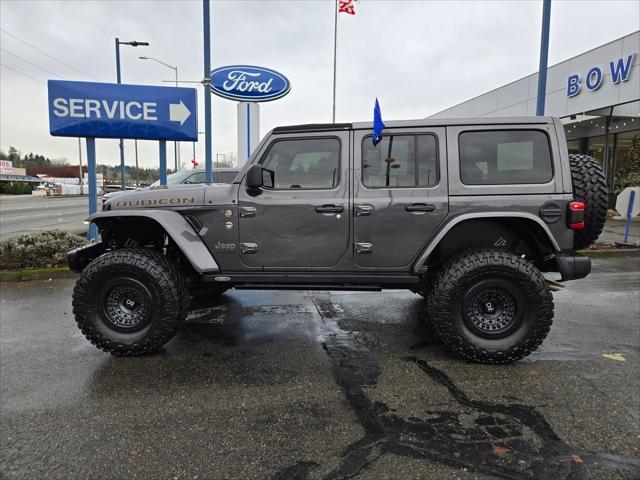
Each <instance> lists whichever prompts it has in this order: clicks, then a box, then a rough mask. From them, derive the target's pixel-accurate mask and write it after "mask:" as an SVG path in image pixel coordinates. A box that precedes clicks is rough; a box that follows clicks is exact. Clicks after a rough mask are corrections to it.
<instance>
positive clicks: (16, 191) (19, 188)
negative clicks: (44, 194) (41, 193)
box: [0, 182, 33, 195]
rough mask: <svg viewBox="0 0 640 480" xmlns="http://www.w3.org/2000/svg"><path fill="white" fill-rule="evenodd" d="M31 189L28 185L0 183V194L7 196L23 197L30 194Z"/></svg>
mask: <svg viewBox="0 0 640 480" xmlns="http://www.w3.org/2000/svg"><path fill="white" fill-rule="evenodd" d="M32 190H33V188H32V187H31V185H29V184H28V183H4V182H0V193H6V194H9V195H24V194H28V193H31V191H32Z"/></svg>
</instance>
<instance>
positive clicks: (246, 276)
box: [69, 117, 607, 363]
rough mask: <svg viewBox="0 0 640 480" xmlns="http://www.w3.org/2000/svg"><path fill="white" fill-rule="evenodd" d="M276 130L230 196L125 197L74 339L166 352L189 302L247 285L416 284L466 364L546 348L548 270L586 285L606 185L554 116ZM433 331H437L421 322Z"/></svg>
mask: <svg viewBox="0 0 640 480" xmlns="http://www.w3.org/2000/svg"><path fill="white" fill-rule="evenodd" d="M371 129H372V124H371V123H353V124H351V123H344V124H328V125H299V126H288V127H279V128H275V129H274V130H272V131H271V132H269V133H268V134H267V135H266V137H265V138H264V139H263V141H262V142H261V143H260V145H259V146H258V147H257V148H256V150H255V152H254V154H253V155H252V157H251V159H250V161H249V162H247V164H246V165H245V166H244V168H243V169H242V170H241V171H240V172H239V173H238V175H237V177H236V178H235V180H234V182H233V183H232V184H227V185H223V184H201V185H178V186H175V187H157V188H152V189H149V190H145V191H140V192H128V193H126V192H125V193H122V194H120V195H117V196H116V197H114V198H113V199H111V200H109V201H107V202H106V203H105V204H104V206H103V211H102V212H99V213H96V214H94V215H92V216H91V217H89V220H90V221H91V222H93V223H95V224H96V225H97V227H98V230H99V234H100V239H101V241H100V242H99V243H95V244H92V245H90V246H88V247H84V248H80V249H77V250H74V251H71V252H69V264H70V266H71V268H72V269H73V270H75V271H77V272H82V275H81V277H80V279H79V280H78V282H77V284H76V287H75V290H74V293H73V310H74V314H75V318H76V321H77V323H78V326H79V327H80V329H81V330H82V332H83V333H84V335H85V336H86V337H87V338H88V339H89V340H90V341H91V342H92V343H94V344H95V345H96V346H97V347H99V348H101V349H103V350H105V351H108V352H111V353H113V354H116V355H140V354H144V353H148V352H152V351H154V350H156V349H158V348H160V347H161V346H162V345H163V344H164V343H166V342H167V341H168V340H169V339H170V338H171V337H172V336H173V335H174V334H175V332H176V331H177V329H178V328H179V327H180V325H181V324H182V322H183V321H184V320H185V317H186V315H187V313H188V308H189V301H190V299H191V298H192V297H193V296H205V297H209V298H212V297H215V296H218V295H221V294H222V293H223V292H224V291H225V290H227V289H229V288H237V289H313V290H319V289H327V290H370V291H379V290H382V289H388V288H396V289H397V288H405V289H409V290H412V291H413V292H416V293H418V294H420V295H423V296H424V297H425V298H426V301H427V303H428V308H427V311H428V321H429V322H432V324H433V326H434V327H435V330H436V332H437V334H438V335H439V336H440V337H441V339H442V340H443V342H444V343H445V344H446V345H447V346H448V347H449V348H451V349H452V350H454V351H455V352H457V353H459V354H460V355H462V356H463V357H465V358H466V359H469V360H473V361H478V362H485V363H509V362H513V361H515V360H518V359H520V358H522V357H524V356H526V355H528V354H529V353H530V352H532V351H533V350H535V349H536V348H537V347H538V346H539V345H540V344H541V343H542V341H543V340H544V338H545V337H546V335H547V333H548V332H549V329H550V327H551V322H552V318H553V298H552V295H551V291H550V288H549V285H548V282H547V280H546V279H545V277H544V276H543V275H542V273H541V272H559V273H560V277H561V280H563V281H564V280H571V279H577V278H582V277H584V276H586V275H587V274H588V273H589V271H590V269H591V264H590V261H589V259H588V258H587V257H582V256H577V255H576V254H575V251H576V250H578V249H581V248H584V247H586V246H588V245H590V244H591V243H593V242H594V241H595V240H596V239H597V237H598V235H599V234H600V232H601V230H602V227H603V224H604V221H605V218H606V206H607V188H606V183H605V178H604V175H603V173H602V170H601V169H600V167H599V166H598V164H597V163H596V161H595V160H594V159H592V158H590V157H587V156H584V155H577V156H571V155H569V154H568V152H567V147H566V141H565V137H564V130H563V127H562V124H561V123H560V121H559V120H558V119H555V118H548V117H531V118H500V119H498V118H486V119H472V120H469V119H466V120H416V121H398V122H388V125H387V126H386V129H385V131H384V134H383V136H382V139H381V141H380V142H379V143H378V144H377V145H374V144H373V142H372V134H371ZM425 320H427V319H425Z"/></svg>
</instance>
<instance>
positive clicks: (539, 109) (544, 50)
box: [536, 0, 551, 116]
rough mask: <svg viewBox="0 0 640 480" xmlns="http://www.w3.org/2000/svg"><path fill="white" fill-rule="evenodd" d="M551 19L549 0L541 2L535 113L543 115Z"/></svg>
mask: <svg viewBox="0 0 640 480" xmlns="http://www.w3.org/2000/svg"><path fill="white" fill-rule="evenodd" d="M550 20H551V0H544V2H543V4H542V38H541V40H540V66H539V67H538V103H537V105H536V115H537V116H542V115H544V101H545V96H546V94H547V60H548V57H549V23H550Z"/></svg>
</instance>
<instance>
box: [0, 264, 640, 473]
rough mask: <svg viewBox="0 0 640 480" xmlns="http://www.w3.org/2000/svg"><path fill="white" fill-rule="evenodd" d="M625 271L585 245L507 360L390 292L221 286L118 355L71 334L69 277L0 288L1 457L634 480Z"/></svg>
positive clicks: (636, 449)
mask: <svg viewBox="0 0 640 480" xmlns="http://www.w3.org/2000/svg"><path fill="white" fill-rule="evenodd" d="M639 271H640V259H638V258H621V259H598V260H594V265H593V273H592V275H591V276H589V277H588V278H586V279H584V280H579V281H575V282H570V283H568V284H567V286H566V288H565V289H564V290H563V291H560V292H557V293H555V301H556V316H555V323H554V327H553V328H552V330H551V334H550V336H549V338H547V340H546V342H545V343H544V344H543V346H542V347H541V349H540V350H539V351H537V352H535V353H534V354H533V355H531V356H530V357H528V358H527V359H525V360H524V361H520V362H518V363H517V364H514V365H510V366H486V365H476V364H468V363H466V362H464V361H462V360H460V359H459V358H457V357H455V356H453V355H451V354H449V353H448V352H447V351H446V350H445V349H444V348H443V346H442V345H440V344H438V342H437V340H436V339H435V338H434V336H433V333H432V332H431V330H430V328H429V327H428V326H425V325H424V324H423V323H421V322H420V319H421V318H424V316H425V308H424V301H423V299H422V298H421V297H420V296H418V295H415V294H412V293H410V292H405V291H386V292H384V293H343V292H286V291H276V292H274V291H264V292H260V291H233V290H232V291H230V292H228V293H227V294H226V295H225V296H224V297H223V300H222V301H220V302H219V303H217V304H214V305H208V306H204V305H203V306H200V307H201V308H199V309H196V310H194V312H193V313H192V314H191V315H190V317H189V321H188V323H187V325H185V327H184V328H183V330H182V332H181V333H179V334H178V335H177V336H176V337H175V338H174V339H173V340H172V341H171V342H170V343H169V344H168V345H167V346H166V347H165V348H164V349H163V350H162V351H161V352H160V353H158V354H154V355H151V356H146V357H140V358H116V357H112V356H110V355H108V354H105V353H102V352H101V351H98V350H96V349H95V348H94V347H93V346H92V345H90V344H89V343H88V342H87V341H86V340H85V339H84V337H83V336H82V335H81V334H80V332H79V331H78V330H77V328H76V326H75V323H74V321H73V315H72V312H71V291H72V288H73V283H74V280H73V279H60V280H52V281H43V280H39V281H32V282H25V283H12V284H3V287H2V293H3V299H2V311H1V312H0V313H1V315H0V318H1V321H0V328H1V330H2V332H1V335H0V342H1V344H0V347H1V348H0V361H1V365H2V369H1V382H0V388H1V390H0V393H1V403H0V406H1V409H2V432H1V438H2V446H1V448H0V460H1V461H0V471H1V472H2V477H3V478H9V479H13V478H28V479H33V478H48V479H54V478H64V479H75V478H78V479H80V478H107V479H111V478H113V479H118V478H125V477H127V478H138V479H146V478H149V479H158V478H167V479H195V478H198V479H209V478H215V479H218V478H247V479H249V478H255V479H262V478H273V479H316V478H318V479H319V478H327V479H330V478H359V479H365V478H366V479H369V478H394V479H398V478H425V479H441V478H461V479H473V478H479V479H485V478H540V479H555V478H563V479H564V478H572V479H581V478H601V479H637V478H640V405H639V400H638V398H640V397H639V395H640V379H639V377H638V371H639V369H640V355H639V340H640V326H639V324H638V313H639V311H640V305H639V301H640V298H639V290H640V278H639V274H638V272H639ZM612 354H613V355H612ZM603 355H606V356H603Z"/></svg>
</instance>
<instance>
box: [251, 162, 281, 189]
mask: <svg viewBox="0 0 640 480" xmlns="http://www.w3.org/2000/svg"><path fill="white" fill-rule="evenodd" d="M274 185H275V172H274V171H273V170H269V169H267V168H263V167H262V166H260V165H251V167H249V170H248V171H247V188H248V189H249V190H257V189H259V188H273V187H274Z"/></svg>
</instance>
